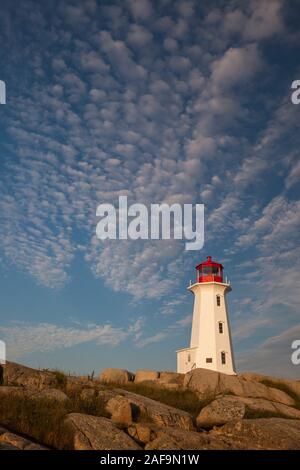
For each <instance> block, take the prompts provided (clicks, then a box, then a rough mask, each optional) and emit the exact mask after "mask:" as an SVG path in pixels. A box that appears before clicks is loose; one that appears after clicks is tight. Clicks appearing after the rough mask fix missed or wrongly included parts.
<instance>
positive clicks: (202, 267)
mask: <svg viewBox="0 0 300 470" xmlns="http://www.w3.org/2000/svg"><path fill="white" fill-rule="evenodd" d="M223 269H224V268H223V265H222V264H220V263H215V262H214V261H213V260H212V258H211V256H208V257H207V261H204V262H203V263H200V264H198V266H196V271H197V282H223Z"/></svg>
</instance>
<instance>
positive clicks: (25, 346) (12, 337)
mask: <svg viewBox="0 0 300 470" xmlns="http://www.w3.org/2000/svg"><path fill="white" fill-rule="evenodd" d="M0 332H1V337H2V338H3V339H4V340H5V342H6V345H7V350H8V356H9V357H11V358H19V357H22V356H24V355H25V354H31V353H36V352H45V351H55V350H57V349H63V348H70V347H73V346H77V345H79V344H83V343H87V342H91V341H92V342H95V344H97V345H109V346H117V345H118V344H120V343H121V342H122V341H124V340H125V339H126V338H127V337H128V334H129V332H128V331H125V330H123V329H121V328H115V327H113V326H112V325H109V324H107V325H103V326H101V325H90V326H89V327H81V328H74V327H72V326H70V327H64V326H59V325H54V324H51V323H41V324H35V325H34V324H33V325H25V324H24V325H14V326H7V327H0Z"/></svg>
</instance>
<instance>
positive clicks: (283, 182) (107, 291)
mask: <svg viewBox="0 0 300 470" xmlns="http://www.w3.org/2000/svg"><path fill="white" fill-rule="evenodd" d="M299 19H300V18H299V4H298V6H297V2H296V1H295V2H294V1H284V0H259V1H258V0H250V1H235V0H231V1H218V0H215V1H202V2H196V1H193V0H177V1H170V0H160V1H150V0H124V1H112V2H106V1H95V0H81V1H71V0H70V1H69V0H68V1H67V0H65V1H54V0H48V1H47V2H38V1H34V0H24V1H23V2H17V1H16V0H9V1H5V0H4V1H2V3H1V18H0V38H1V44H2V47H1V50H0V63H1V68H0V79H1V80H4V81H5V83H6V87H7V104H6V105H1V106H0V136H1V142H0V155H1V161H0V169H1V173H0V214H1V217H0V237H1V245H0V260H1V268H0V315H1V320H0V325H1V326H0V337H1V339H4V340H5V341H6V343H7V348H8V358H9V359H11V360H15V361H19V362H23V363H26V364H29V365H33V366H40V367H51V368H54V367H58V368H61V369H64V370H67V371H76V372H91V371H92V370H95V372H96V373H98V372H99V371H100V370H101V369H102V368H104V367H125V368H128V369H130V370H135V369H137V368H154V369H158V370H164V369H171V370H172V369H175V350H176V349H178V348H181V347H185V346H188V343H189V335H190V327H191V312H192V307H193V298H192V296H191V294H190V293H189V292H187V290H186V287H187V285H188V282H189V279H193V277H194V275H195V274H194V266H195V265H196V264H198V263H199V262H200V261H202V260H203V259H205V258H206V256H207V255H211V256H213V258H216V259H217V260H218V261H220V262H222V263H223V264H224V265H225V269H226V272H227V274H228V276H229V278H230V280H231V284H232V287H233V291H232V293H230V294H229V299H228V300H229V308H230V318H231V324H232V332H233V341H234V350H235V356H236V362H237V365H238V369H239V370H253V371H258V372H266V373H274V374H278V375H286V376H293V377H299V367H300V366H298V367H297V366H293V365H292V364H291V360H290V355H291V343H292V341H293V340H295V339H299V338H300V325H299V287H300V286H299V265H300V262H299V259H300V248H299V242H298V239H299V225H300V210H299V209H300V200H299V184H298V183H299V177H300V161H299V140H300V138H299V136H300V133H299V113H300V106H297V105H293V104H292V103H291V99H290V98H291V83H292V82H293V80H296V79H300V66H299V41H300V34H299V30H298V29H297V26H298V25H299ZM120 195H127V196H128V199H129V202H130V203H134V202H139V203H145V204H151V203H162V202H167V203H173V202H178V203H181V204H183V203H193V204H195V203H203V204H205V244H204V248H203V249H202V250H200V251H197V252H196V251H185V249H184V244H183V243H182V242H179V241H172V240H171V241H154V240H153V241H151V240H149V241H148V240H143V241H118V240H115V241H109V240H107V241H106V242H99V241H98V240H97V239H96V237H95V229H96V224H97V218H96V215H95V214H96V208H97V206H98V205H99V204H100V203H112V204H116V203H117V200H118V197H119V196H120Z"/></svg>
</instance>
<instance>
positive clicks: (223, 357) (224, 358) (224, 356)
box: [221, 351, 226, 364]
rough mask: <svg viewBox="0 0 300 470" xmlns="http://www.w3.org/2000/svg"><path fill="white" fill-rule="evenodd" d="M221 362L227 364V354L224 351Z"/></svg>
mask: <svg viewBox="0 0 300 470" xmlns="http://www.w3.org/2000/svg"><path fill="white" fill-rule="evenodd" d="M221 363H222V364H226V354H225V352H224V351H222V352H221Z"/></svg>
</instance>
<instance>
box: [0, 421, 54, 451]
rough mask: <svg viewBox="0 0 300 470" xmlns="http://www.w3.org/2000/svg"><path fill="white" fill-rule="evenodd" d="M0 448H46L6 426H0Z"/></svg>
mask: <svg viewBox="0 0 300 470" xmlns="http://www.w3.org/2000/svg"><path fill="white" fill-rule="evenodd" d="M0 450H48V449H47V448H46V447H44V446H41V445H39V444H36V443H35V442H32V441H30V440H28V439H25V438H24V437H21V436H18V435H17V434H14V433H12V432H10V431H8V430H7V429H6V428H3V427H2V426H1V427H0Z"/></svg>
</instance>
